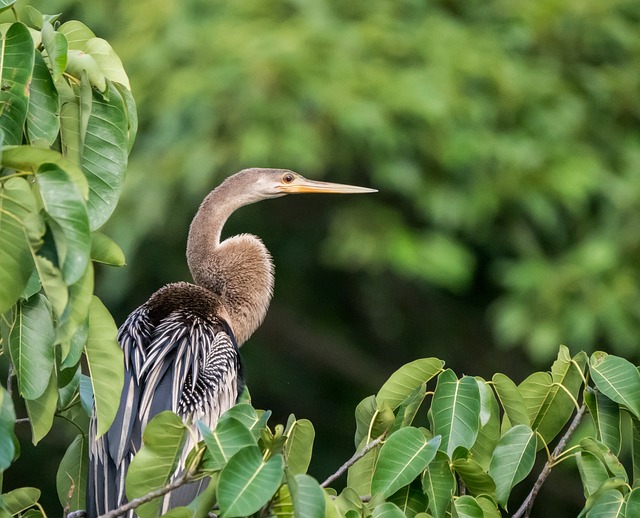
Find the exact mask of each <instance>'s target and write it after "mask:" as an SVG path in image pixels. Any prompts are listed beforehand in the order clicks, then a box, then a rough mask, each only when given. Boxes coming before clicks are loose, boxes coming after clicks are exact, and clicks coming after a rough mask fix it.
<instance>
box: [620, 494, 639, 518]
mask: <svg viewBox="0 0 640 518" xmlns="http://www.w3.org/2000/svg"><path fill="white" fill-rule="evenodd" d="M624 516H625V518H632V517H634V516H640V489H638V488H635V489H633V490H632V491H631V492H629V493H628V494H627V495H626V496H625V497H624Z"/></svg>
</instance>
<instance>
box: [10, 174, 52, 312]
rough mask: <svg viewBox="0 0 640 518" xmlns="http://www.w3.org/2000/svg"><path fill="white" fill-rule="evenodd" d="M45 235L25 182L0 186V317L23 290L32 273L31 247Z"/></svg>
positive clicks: (32, 197) (29, 188)
mask: <svg viewBox="0 0 640 518" xmlns="http://www.w3.org/2000/svg"><path fill="white" fill-rule="evenodd" d="M43 234H44V225H43V223H42V220H41V219H40V216H39V215H38V207H37V204H36V200H35V198H34V196H33V193H32V191H31V187H30V186H29V184H28V183H27V181H26V180H24V179H23V178H12V179H10V180H7V181H6V182H0V314H2V313H4V312H5V311H6V310H8V309H9V308H10V307H11V306H13V304H15V302H16V300H18V297H19V296H20V294H21V293H22V291H23V290H24V288H25V286H26V285H27V281H28V280H29V276H30V275H31V272H32V271H33V260H32V258H31V245H30V242H34V241H35V240H37V239H39V238H40V237H41V236H42V235H43Z"/></svg>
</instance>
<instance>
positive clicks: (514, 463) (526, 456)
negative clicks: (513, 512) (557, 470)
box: [489, 424, 536, 509]
mask: <svg viewBox="0 0 640 518" xmlns="http://www.w3.org/2000/svg"><path fill="white" fill-rule="evenodd" d="M535 457H536V434H535V432H534V431H533V430H531V428H529V427H528V426H525V425H522V424H520V425H516V426H514V427H513V428H510V429H509V430H508V431H507V432H506V433H505V434H504V435H503V436H502V437H501V438H500V440H499V441H498V444H497V446H496V449H495V450H494V452H493V458H492V459H491V465H490V466H489V475H490V476H491V478H493V480H494V482H495V484H496V495H497V496H498V502H500V505H502V507H503V508H504V509H507V501H508V500H509V494H510V493H511V489H513V487H514V486H515V485H516V484H517V483H518V482H520V481H521V480H523V479H524V478H525V477H526V476H527V475H528V474H529V472H530V471H531V470H532V469H533V464H534V462H535Z"/></svg>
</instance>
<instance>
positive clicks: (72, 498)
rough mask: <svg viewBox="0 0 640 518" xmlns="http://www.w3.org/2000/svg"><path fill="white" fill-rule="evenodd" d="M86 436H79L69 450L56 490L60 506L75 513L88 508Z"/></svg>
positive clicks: (60, 469)
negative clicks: (86, 497)
mask: <svg viewBox="0 0 640 518" xmlns="http://www.w3.org/2000/svg"><path fill="white" fill-rule="evenodd" d="M88 446H89V445H88V443H87V437H86V435H82V434H79V435H77V436H76V438H75V439H74V440H73V442H72V443H71V444H70V445H69V447H68V448H67V451H66V453H65V454H64V457H62V460H61V461H60V465H59V466H58V473H57V475H56V488H57V490H58V498H59V499H60V505H62V507H63V508H65V507H66V506H67V505H68V506H69V507H68V509H70V510H71V511H75V510H78V509H84V508H85V506H86V502H85V493H86V485H87V473H88V469H89V456H88V453H87V451H88Z"/></svg>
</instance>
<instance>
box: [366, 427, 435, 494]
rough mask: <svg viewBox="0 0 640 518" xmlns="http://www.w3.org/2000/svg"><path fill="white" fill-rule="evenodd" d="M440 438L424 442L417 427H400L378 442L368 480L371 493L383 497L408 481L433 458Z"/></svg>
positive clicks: (421, 470) (424, 438) (424, 439)
mask: <svg viewBox="0 0 640 518" xmlns="http://www.w3.org/2000/svg"><path fill="white" fill-rule="evenodd" d="M440 441H441V438H440V437H434V438H433V439H431V440H430V441H427V439H426V437H425V436H424V435H423V434H422V432H421V431H420V430H418V429H417V428H402V429H400V430H398V431H397V432H396V433H394V434H392V435H391V436H390V437H389V438H388V439H387V440H386V441H385V442H384V444H383V445H382V448H381V449H380V456H379V457H378V463H377V464H376V468H375V472H374V474H373V479H372V481H371V491H372V493H374V494H375V493H380V494H381V495H382V496H383V497H384V498H386V497H388V496H389V495H391V494H393V493H395V492H396V491H398V490H399V489H400V488H401V487H404V486H406V485H407V484H409V483H410V482H411V481H412V480H413V479H415V478H416V477H417V476H418V475H419V474H420V473H422V472H423V471H424V470H425V469H426V467H427V466H428V465H429V463H430V462H431V461H432V460H433V458H434V457H435V454H436V451H437V450H438V447H439V446H440Z"/></svg>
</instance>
